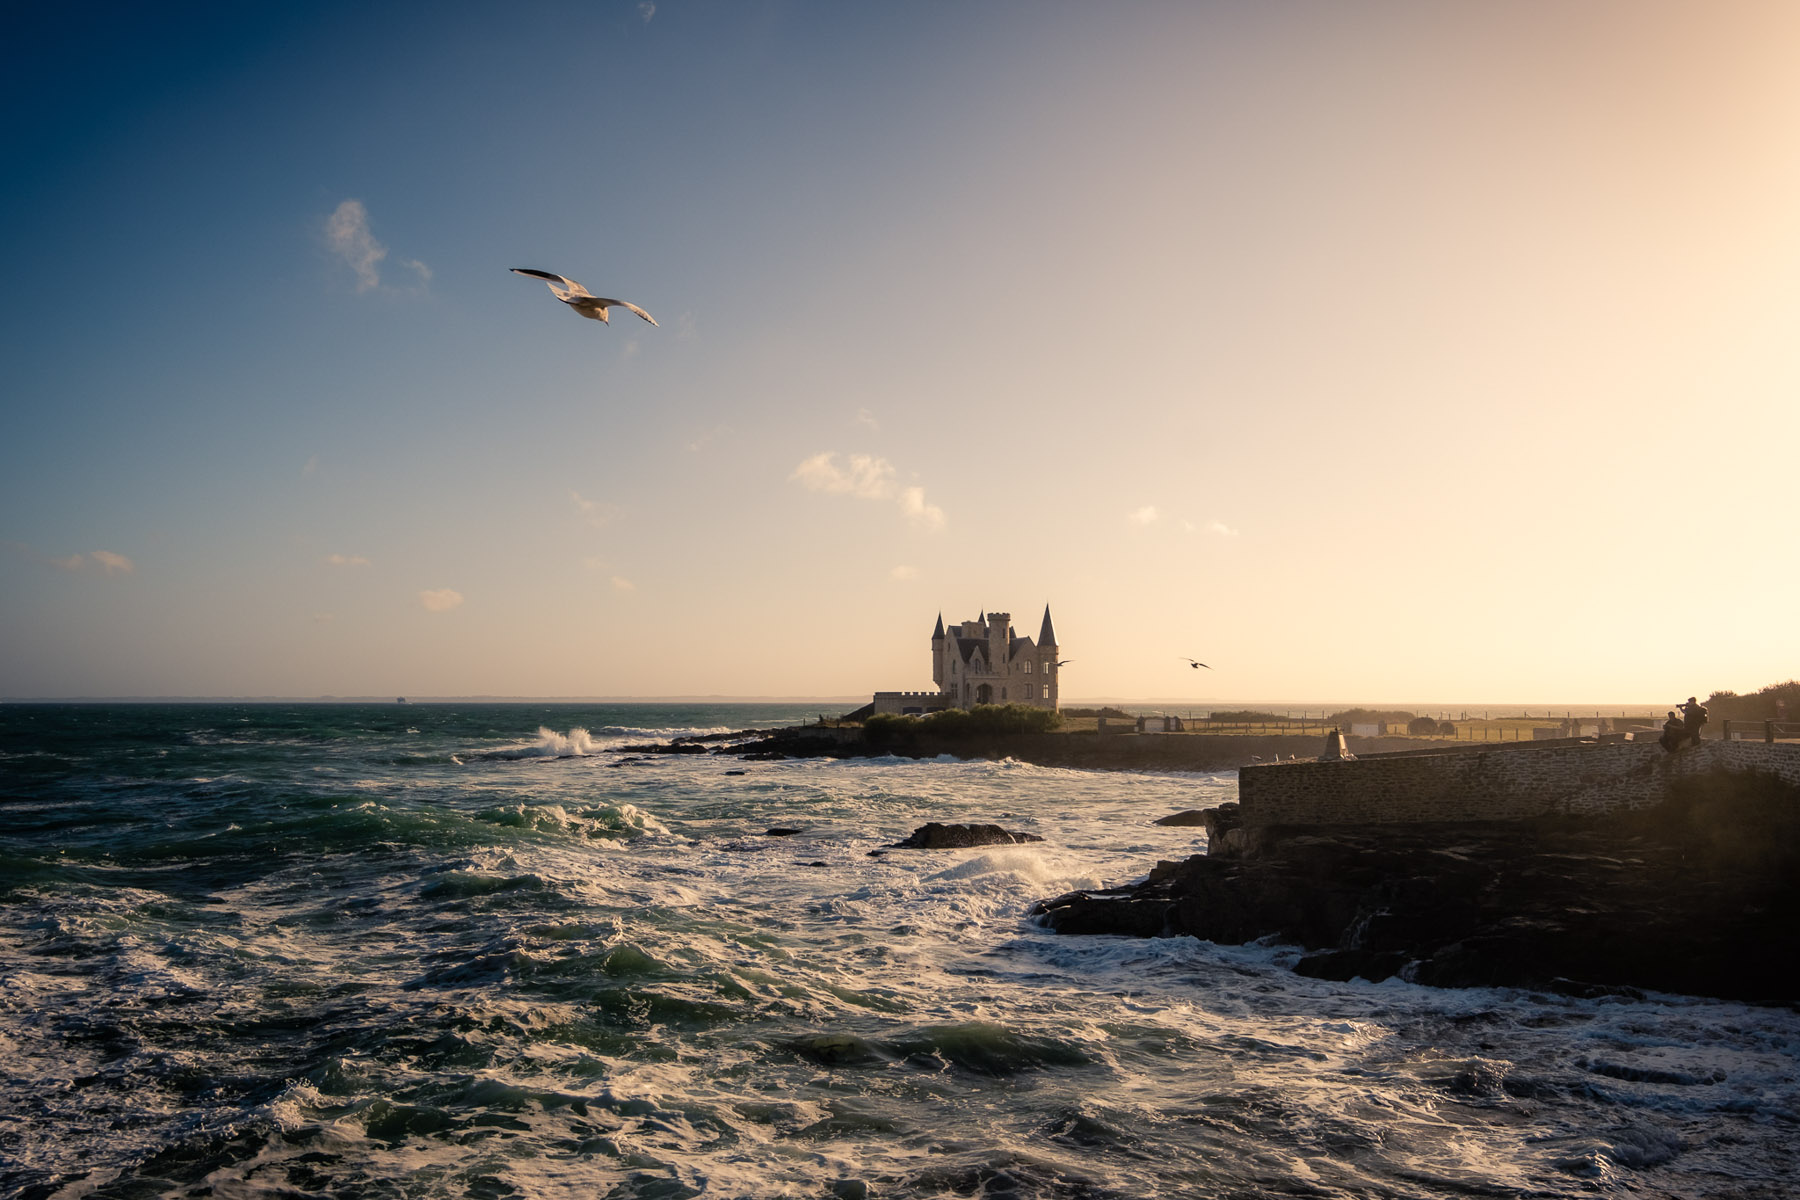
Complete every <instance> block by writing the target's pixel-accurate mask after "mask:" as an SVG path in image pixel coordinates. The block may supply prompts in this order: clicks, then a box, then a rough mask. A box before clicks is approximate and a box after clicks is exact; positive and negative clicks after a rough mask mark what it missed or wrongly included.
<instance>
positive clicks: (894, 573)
mask: <svg viewBox="0 0 1800 1200" xmlns="http://www.w3.org/2000/svg"><path fill="white" fill-rule="evenodd" d="M918 577H919V568H917V567H907V566H900V567H895V568H894V569H893V570H891V571H889V572H888V578H889V579H917V578H918Z"/></svg>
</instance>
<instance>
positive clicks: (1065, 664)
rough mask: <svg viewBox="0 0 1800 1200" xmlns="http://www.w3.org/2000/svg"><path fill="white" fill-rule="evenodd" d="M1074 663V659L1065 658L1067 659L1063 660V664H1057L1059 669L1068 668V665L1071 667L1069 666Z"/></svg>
mask: <svg viewBox="0 0 1800 1200" xmlns="http://www.w3.org/2000/svg"><path fill="white" fill-rule="evenodd" d="M1074 661H1075V660H1074V659H1072V658H1065V659H1063V660H1062V661H1061V662H1059V663H1057V664H1056V665H1057V666H1059V667H1066V666H1068V665H1069V664H1070V663H1072V662H1074Z"/></svg>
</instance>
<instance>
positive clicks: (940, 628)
mask: <svg viewBox="0 0 1800 1200" xmlns="http://www.w3.org/2000/svg"><path fill="white" fill-rule="evenodd" d="M943 636H944V614H943V613H939V614H938V623H937V628H936V629H934V630H932V631H931V640H932V641H934V642H935V641H937V640H938V639H939V638H941V637H943Z"/></svg>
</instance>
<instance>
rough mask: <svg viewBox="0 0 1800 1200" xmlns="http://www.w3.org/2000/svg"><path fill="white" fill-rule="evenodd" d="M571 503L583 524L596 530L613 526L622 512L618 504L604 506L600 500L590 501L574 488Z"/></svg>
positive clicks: (570, 490)
mask: <svg viewBox="0 0 1800 1200" xmlns="http://www.w3.org/2000/svg"><path fill="white" fill-rule="evenodd" d="M569 502H570V503H571V504H573V505H574V506H575V511H576V512H577V513H579V514H580V516H581V520H582V523H583V524H585V525H589V526H592V527H593V528H595V529H599V528H601V527H603V526H606V525H610V524H612V522H613V521H614V520H616V519H617V518H618V516H619V513H620V511H621V510H620V508H619V506H618V505H616V504H603V503H601V502H600V501H598V500H589V499H588V498H587V497H585V496H583V495H582V494H581V493H580V492H578V491H576V490H575V489H574V488H570V489H569Z"/></svg>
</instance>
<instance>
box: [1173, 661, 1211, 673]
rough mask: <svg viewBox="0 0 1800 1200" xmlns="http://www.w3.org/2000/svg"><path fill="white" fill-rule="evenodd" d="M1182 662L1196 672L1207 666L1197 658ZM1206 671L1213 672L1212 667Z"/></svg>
mask: <svg viewBox="0 0 1800 1200" xmlns="http://www.w3.org/2000/svg"><path fill="white" fill-rule="evenodd" d="M1181 661H1182V662H1184V663H1187V664H1188V665H1189V666H1191V667H1193V668H1194V670H1196V671H1198V670H1199V669H1200V668H1201V667H1206V664H1205V663H1203V662H1201V661H1200V660H1199V659H1197V658H1183V659H1182V660H1181ZM1206 669H1207V670H1209V671H1210V670H1212V668H1211V667H1206Z"/></svg>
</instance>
